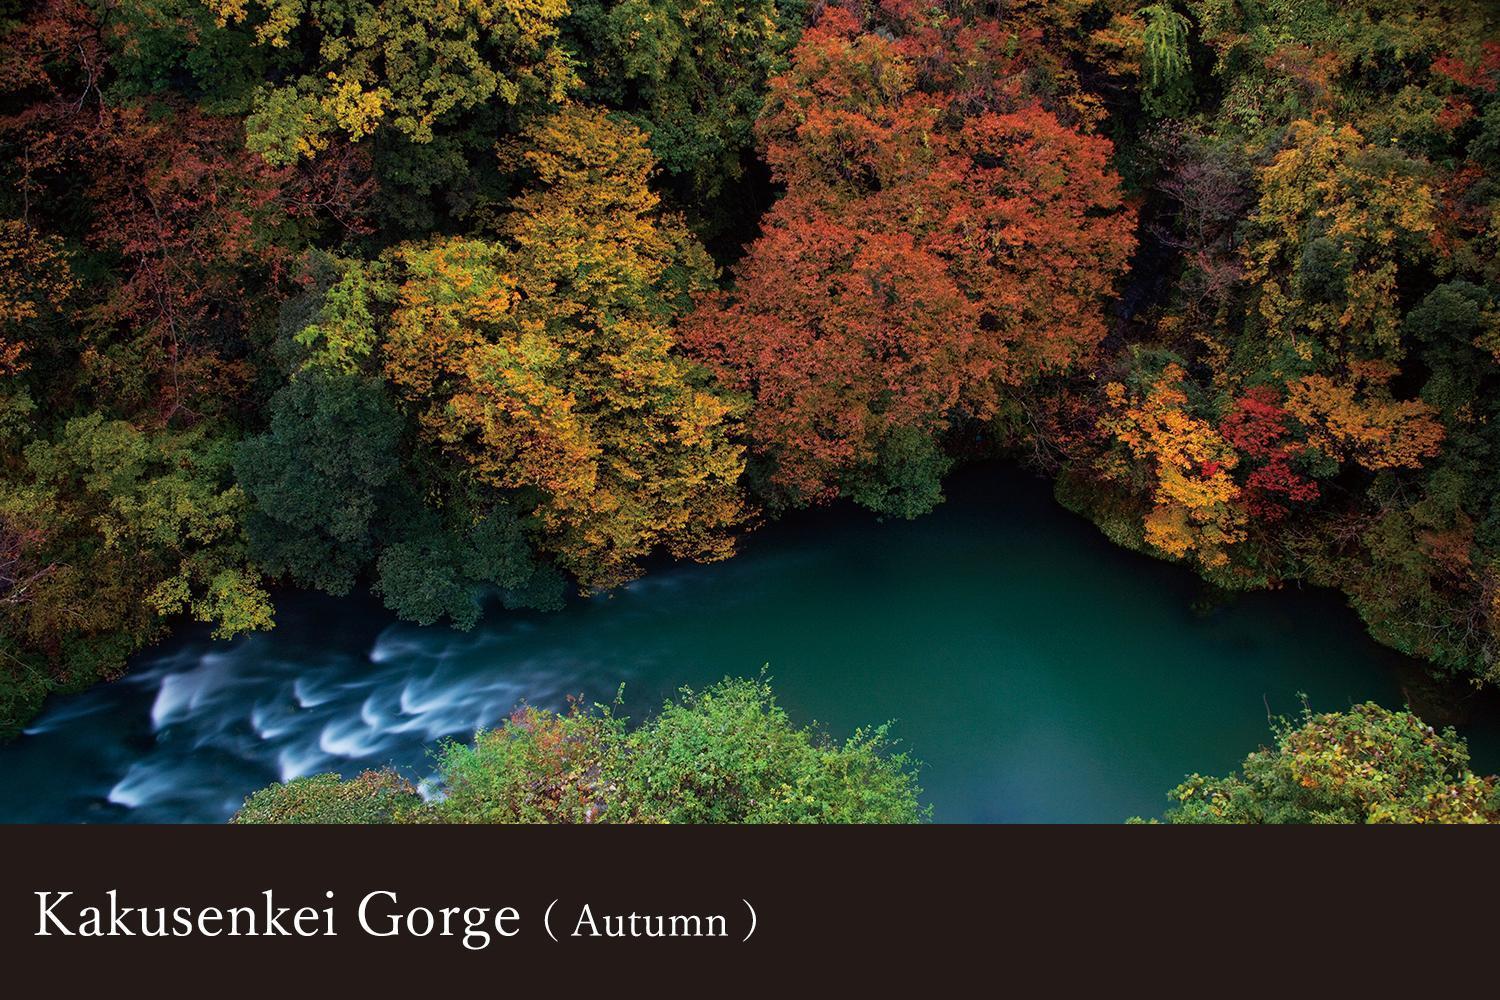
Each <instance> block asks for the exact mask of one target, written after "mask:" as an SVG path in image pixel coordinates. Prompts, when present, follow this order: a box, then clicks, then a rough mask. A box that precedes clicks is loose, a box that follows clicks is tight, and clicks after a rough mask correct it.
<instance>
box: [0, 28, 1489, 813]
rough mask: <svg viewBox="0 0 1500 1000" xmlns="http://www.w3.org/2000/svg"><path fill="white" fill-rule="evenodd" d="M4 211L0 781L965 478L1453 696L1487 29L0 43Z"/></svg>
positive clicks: (1483, 672)
mask: <svg viewBox="0 0 1500 1000" xmlns="http://www.w3.org/2000/svg"><path fill="white" fill-rule="evenodd" d="M0 173H3V176H0V664H3V665H0V736H13V735H15V734H16V733H17V732H18V731H19V730H20V728H21V727H22V726H23V725H25V723H26V722H27V720H28V719H30V718H32V717H33V716H34V715H35V714H36V713H37V711H38V710H39V709H40V706H41V704H42V702H43V701H44V699H46V698H47V696H48V695H49V694H52V693H54V692H69V691H77V690H79V689H81V688H84V687H86V686H88V685H91V684H94V683H96V682H98V681H101V680H105V679H111V678H115V677H118V676H119V675H120V674H121V673H122V672H123V671H124V670H125V667H126V664H127V661H128V660H129V659H130V657H131V656H132V655H133V654H135V653H137V652H139V651H140V650H142V649H144V648H146V647H148V646H149V645H151V644H153V643H155V642H157V641H159V640H161V639H162V638H163V637H164V636H165V635H166V634H167V633H168V631H169V630H170V629H172V628H173V627H174V626H178V625H180V624H181V623H183V622H184V621H189V620H192V621H197V622H202V623H206V624H207V626H208V627H210V628H211V629H212V631H213V633H214V635H215V636H216V637H223V638H228V637H233V636H236V635H240V634H244V633H248V632H254V631H257V630H264V629H269V628H272V627H273V626H274V624H275V620H276V608H275V602H274V599H273V594H275V593H276V592H278V590H281V589H282V588H289V587H290V588H304V589H316V590H320V591H325V592H327V593H330V594H335V595H342V594H349V593H351V592H352V591H354V590H355V589H356V588H360V589H366V590H370V591H373V592H374V593H375V594H377V595H378V596H379V598H380V599H381V600H382V601H383V602H384V604H385V605H386V606H387V607H388V608H390V609H391V610H392V611H393V612H394V613H395V614H397V615H399V616H400V617H401V618H403V619H405V620H409V621H413V622H418V623H423V624H428V623H436V622H447V623H449V624H451V625H453V626H455V627H457V628H460V629H463V628H468V627H472V626H473V625H475V624H476V623H477V621H478V620H479V618H480V616H481V615H482V614H483V613H484V610H485V608H486V607H487V605H488V603H489V602H491V601H492V600H494V599H495V595H498V600H499V602H500V603H501V604H503V605H504V606H505V607H507V608H531V609H548V608H555V607H558V606H560V605H561V604H562V602H563V601H564V599H565V598H566V597H567V596H568V595H570V594H576V593H584V594H594V593H602V592H608V591H611V590H612V589H614V588H618V587H620V586H621V585H622V584H625V583H627V582H629V581H631V580H633V579H635V578H636V577H638V576H640V575H641V574H642V573H643V572H645V569H646V567H647V566H648V564H649V563H650V560H652V559H654V558H658V557H661V558H669V559H676V560H697V561H714V560H722V559H726V558H730V557H732V556H733V555H734V552H735V549H736V546H737V544H739V543H740V542H741V540H742V539H744V538H745V537H746V536H747V534H748V533H750V532H752V531H754V530H755V528H756V527H757V526H758V525H761V524H763V523H765V522H767V521H768V520H771V519H774V518H777V517H778V516H780V515H782V514H785V513H787V512H789V511H793V510H796V509H800V508H805V507H810V506H816V505H824V504H831V503H834V502H837V501H841V500H849V501H852V502H853V503H855V504H858V505H860V506H862V507H864V508H868V509H869V510H871V511H874V512H876V513H877V514H879V515H881V516H884V517H889V518H913V517H918V516H920V515H922V514H924V513H926V512H928V511H930V510H932V509H933V508H934V507H935V506H937V505H938V504H940V503H942V502H943V498H944V479H945V477H946V476H947V475H948V473H949V472H950V470H952V469H954V468H955V467H956V466H958V465H961V464H966V463H973V462H976V461H980V460H984V459H991V458H996V457H1002V458H1005V459H1007V460H1010V461H1021V462H1024V463H1026V464H1027V465H1028V466H1029V467H1031V468H1032V469H1034V470H1035V471H1036V473H1037V474H1039V475H1043V476H1045V477H1047V478H1048V479H1049V480H1050V481H1052V482H1053V483H1054V485H1055V491H1056V496H1057V499H1058V501H1059V502H1061V503H1062V504H1063V505H1065V506H1066V507H1067V508H1069V509H1070V510H1073V511H1076V512H1077V513H1078V514H1080V515H1082V516H1084V517H1086V518H1088V519H1090V520H1091V521H1093V522H1094V523H1095V524H1097V525H1098V527H1099V529H1100V530H1101V531H1103V532H1104V533H1105V535H1107V536H1108V537H1109V538H1110V539H1111V540H1113V541H1114V542H1115V543H1117V544H1119V545H1121V546H1125V547H1128V548H1131V549H1135V550H1138V551H1140V552H1144V553H1148V554H1150V555H1152V556H1155V557H1157V558H1160V559H1163V560H1169V561H1173V562H1178V563H1182V564H1184V565H1186V566H1188V567H1190V568H1191V569H1192V570H1193V571H1195V572H1196V573H1198V574H1200V575H1201V576H1202V578H1203V579H1204V580H1205V581H1206V583H1207V584H1208V585H1210V586H1212V587H1213V588H1216V589H1217V590H1221V591H1224V592H1239V591H1250V590H1259V589H1266V588H1278V587H1285V586H1289V585H1308V586H1316V587H1327V588H1333V589H1335V590H1337V591H1340V592H1342V593H1343V594H1344V595H1345V596H1346V598H1347V601H1348V602H1349V604H1350V605H1351V606H1352V607H1353V608H1354V609H1355V610H1356V611H1357V612H1358V614H1359V615H1360V617H1361V618H1362V619H1363V621H1364V622H1365V624H1366V625H1367V627H1368V629H1369V631H1370V633H1371V634H1372V635H1373V636H1374V637H1375V638H1376V639H1378V640H1379V641H1380V642H1382V643H1384V644H1386V645H1388V646H1391V647H1393V648H1395V649H1397V650H1399V651H1401V652H1403V653H1405V654H1408V655H1410V656H1412V657H1416V658H1418V659H1420V660H1423V661H1426V662H1427V663H1428V664H1430V666H1431V669H1432V670H1434V671H1436V672H1438V673H1440V674H1442V675H1445V676H1448V677H1451V678H1456V679H1458V680H1460V681H1461V682H1463V683H1466V684H1471V685H1474V686H1476V687H1483V686H1493V685H1495V684H1496V683H1500V659H1497V655H1500V246H1497V241H1500V14H1497V12H1496V10H1495V9H1494V7H1493V5H1491V4H1487V3H1484V2H1483V0H1449V2H1435V3H1429V2H1417V0H1358V2H1355V0H1295V2H1294V0H1175V2H1157V3H1149V4H1143V3H1140V2H1138V0H1012V2H1008V0H989V2H976V0H840V2H825V0H817V2H807V0H702V2H699V3H692V4H689V3H686V2H683V0H571V2H570V0H30V2H28V0H0ZM1000 569H1001V568H999V567H997V571H1000ZM1205 669H1211V665H1208V666H1207V667H1206V668H1205ZM1351 717H1353V716H1351ZM570 718H572V717H567V716H564V717H561V719H562V720H563V721H559V718H558V717H550V716H548V717H546V718H541V717H538V718H533V719H531V720H530V722H526V725H529V726H531V728H532V730H537V731H538V732H539V731H540V730H538V729H537V727H539V726H541V727H543V728H545V726H561V725H571V726H586V727H592V728H590V729H589V731H590V732H595V733H596V735H597V734H599V733H606V734H607V736H608V740H610V741H616V742H618V741H622V740H627V739H645V738H646V737H645V736H641V735H639V734H637V735H628V734H625V733H624V732H623V731H617V730H616V729H610V728H609V725H610V724H606V723H601V722H599V720H597V719H594V721H592V722H587V723H585V722H584V721H578V720H574V721H567V720H568V719H570ZM590 718H592V717H590ZM523 722H525V719H518V720H517V722H516V725H517V726H518V727H520V726H522V723H523ZM543 724H545V725H543ZM1308 724H1309V725H1312V722H1311V721H1309V722H1308ZM1365 724H1368V725H1372V726H1377V727H1385V728H1386V729H1390V728H1391V727H1395V726H1397V723H1395V722H1391V721H1389V720H1383V717H1382V719H1365ZM601 726H602V727H603V728H602V729H601V728H599V727H601ZM523 728H524V727H523ZM519 731H520V730H518V732H519ZM1382 731H1384V730H1382ZM642 732H650V730H646V731H642ZM1293 735H1294V731H1293V730H1292V729H1289V730H1287V732H1286V733H1283V734H1282V736H1283V738H1284V739H1291V737H1292V736H1293ZM597 738H598V739H600V740H604V739H605V736H604V735H597ZM1392 738H1393V739H1394V738H1397V737H1394V736H1393V737H1392ZM1402 739H1405V737H1402ZM1434 739H1436V737H1434ZM501 743H504V741H503V740H502V741H501ZM1403 745H1406V744H1403ZM497 746H498V745H496V746H490V747H489V748H488V750H486V745H485V744H483V743H478V744H476V748H475V749H472V750H470V751H468V752H470V753H480V752H481V751H483V752H492V753H500V752H501V751H502V749H503V747H502V748H497ZM867 751H868V748H866V749H865V750H860V749H859V747H857V746H856V747H854V748H852V749H849V750H847V751H841V752H847V753H849V754H853V755H854V756H855V757H857V758H858V760H857V761H855V763H859V761H864V763H863V764H860V766H868V767H872V768H874V770H873V771H871V772H869V773H870V774H871V775H873V777H870V778H869V779H868V780H872V781H875V780H878V781H880V782H884V784H882V785H881V787H882V788H884V789H886V791H885V792H883V793H882V795H883V796H885V798H883V799H882V802H884V801H885V800H886V799H888V800H889V803H890V805H889V808H890V809H891V810H892V811H893V812H892V814H893V815H895V814H899V815H901V816H903V817H907V818H910V817H914V816H916V815H917V812H916V810H917V807H916V805H915V799H914V797H912V796H911V795H909V794H908V786H909V784H910V779H909V777H908V776H907V775H906V773H905V772H904V771H903V770H902V765H901V764H900V763H899V762H897V763H895V764H891V763H889V762H888V763H886V764H880V765H878V766H877V765H874V764H870V763H869V761H868V760H866V759H865V758H864V757H862V756H860V755H861V754H865V753H867ZM506 752H509V751H506ZM808 752H809V753H810V752H812V751H808ZM820 752H826V753H831V752H833V751H831V750H828V751H820ZM1445 752H1446V751H1444V750H1443V748H1442V747H1441V746H1437V747H1435V748H1434V749H1432V750H1431V754H1435V755H1438V756H1441V755H1442V754H1443V753H1445ZM1265 753H1267V754H1270V753H1272V752H1271V751H1265ZM876 756H877V757H878V755H876ZM1451 758H1452V755H1449V757H1444V758H1443V760H1445V761H1449V762H1451ZM446 759H447V760H448V761H449V763H451V764H452V766H453V767H455V768H458V767H461V766H462V765H463V763H464V761H463V756H462V753H461V752H460V751H458V750H451V749H450V751H449V756H448V758H446ZM799 759H800V758H799ZM879 759H881V760H884V759H885V758H879ZM808 766H809V767H812V765H811V764H809V765H808ZM849 766H853V764H851V765H849ZM1266 766H1267V767H1269V766H1270V765H1266ZM1443 766H1447V765H1446V764H1444V765H1443ZM1248 767H1249V765H1248V764H1247V768H1248ZM814 770H815V768H814ZM1262 771H1264V768H1262ZM1257 773H1260V772H1257ZM1462 773H1466V772H1462V768H1461V767H1460V768H1459V770H1458V771H1454V772H1453V774H1458V775H1460V776H1459V777H1454V778H1453V779H1452V780H1453V781H1455V782H1458V783H1459V784H1462V783H1463V782H1465V781H1468V780H1469V779H1468V778H1463V777H1462V776H1461V774H1462ZM1254 777H1255V776H1254V775H1253V774H1251V773H1250V772H1249V771H1248V770H1247V773H1246V775H1245V776H1244V777H1243V778H1239V777H1237V778H1233V779H1222V780H1220V779H1194V780H1195V781H1198V782H1200V783H1199V784H1198V785H1195V786H1193V787H1196V788H1199V789H1202V788H1206V787H1208V786H1207V785H1204V784H1202V783H1203V782H1210V781H1211V780H1212V781H1217V782H1219V783H1218V784H1216V785H1213V786H1212V788H1213V796H1216V797H1217V798H1216V799H1215V801H1220V802H1231V801H1240V798H1242V797H1243V796H1240V793H1239V792H1238V791H1236V789H1238V788H1240V787H1241V785H1243V784H1244V783H1245V782H1250V781H1252V779H1254ZM1470 777H1472V776H1470ZM370 780H372V781H376V782H377V784H378V783H379V782H380V781H385V780H386V779H384V778H378V777H377V778H374V779H370ZM393 780H394V779H393ZM1265 780H1267V781H1270V780H1272V779H1271V778H1266V779H1265ZM1475 780H1478V779H1475ZM1235 782H1240V783H1241V785H1235V784H1234V783H1235ZM1190 784H1191V782H1190ZM1186 787H1188V786H1184V788H1186ZM382 788H384V786H382ZM387 792H388V793H389V796H390V797H392V800H393V801H395V800H398V799H399V800H401V801H405V799H406V798H407V797H409V795H410V792H411V790H410V789H409V788H406V787H404V786H400V785H399V782H397V783H395V784H392V785H391V787H390V788H386V789H384V791H382V792H381V794H382V795H384V794H386V793H387ZM1184 794H1185V795H1186V793H1184ZM1195 794H1198V793H1195ZM1205 794H1206V793H1205ZM1237 796H1240V797H1239V798H1237ZM1188 797H1190V796H1188ZM1184 801H1186V798H1184ZM882 808H884V806H882ZM1183 808H1184V810H1188V811H1189V812H1190V811H1191V810H1190V809H1189V808H1188V807H1187V806H1184V807H1183ZM1226 809H1229V806H1224V807H1223V808H1222V809H1220V810H1219V812H1215V813H1212V815H1213V816H1222V815H1225V812H1224V810H1226ZM1179 815H1180V816H1184V817H1185V815H1186V814H1185V813H1182V812H1179ZM1202 815H1208V814H1202Z"/></svg>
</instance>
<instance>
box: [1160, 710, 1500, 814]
mask: <svg viewBox="0 0 1500 1000" xmlns="http://www.w3.org/2000/svg"><path fill="white" fill-rule="evenodd" d="M1274 731H1275V734H1276V746H1275V747H1274V748H1263V749H1261V750H1257V751H1256V752H1255V753H1252V754H1251V755H1250V756H1248V757H1246V758H1245V763H1244V765H1243V766H1242V768H1241V770H1240V771H1239V772H1238V773H1235V774H1232V775H1230V776H1229V777H1227V778H1206V777H1204V776H1202V775H1198V774H1194V775H1192V776H1191V777H1189V778H1188V779H1187V780H1186V781H1184V782H1183V783H1182V784H1180V785H1178V786H1177V787H1176V788H1175V789H1173V790H1172V791H1171V792H1169V793H1168V798H1170V799H1172V800H1173V801H1174V802H1175V803H1177V804H1176V805H1174V806H1173V807H1172V808H1171V809H1169V810H1168V811H1167V814H1166V820H1167V822H1169V823H1495V822H1500V791H1497V788H1496V779H1495V778H1494V777H1488V778H1484V777H1479V776H1478V775H1475V774H1474V773H1473V772H1472V771H1470V770H1469V749H1468V746H1467V745H1466V744H1465V743H1464V741H1463V740H1462V739H1460V738H1459V737H1458V735H1457V734H1456V733H1454V731H1453V730H1452V729H1446V730H1443V731H1442V732H1439V731H1437V730H1435V729H1433V728H1432V727H1431V726H1429V725H1427V723H1425V722H1423V721H1422V720H1421V719H1419V718H1417V717H1416V716H1415V715H1412V714H1411V713H1410V712H1390V711H1387V710H1386V709H1383V708H1381V707H1380V706H1379V705H1375V704H1371V703H1368V702H1367V703H1365V704H1363V705H1356V706H1354V707H1353V708H1351V709H1349V711H1347V712H1328V713H1325V714H1322V715H1314V714H1313V713H1312V712H1311V711H1310V710H1308V709H1306V708H1304V710H1303V714H1302V722H1301V724H1300V725H1293V724H1292V723H1290V722H1287V721H1285V720H1282V721H1281V722H1279V723H1277V724H1276V726H1275V727H1274Z"/></svg>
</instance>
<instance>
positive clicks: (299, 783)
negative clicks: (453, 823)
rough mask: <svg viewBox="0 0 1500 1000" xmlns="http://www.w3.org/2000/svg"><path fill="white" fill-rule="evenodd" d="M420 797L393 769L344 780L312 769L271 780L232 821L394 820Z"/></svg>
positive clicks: (420, 801)
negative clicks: (284, 780)
mask: <svg viewBox="0 0 1500 1000" xmlns="http://www.w3.org/2000/svg"><path fill="white" fill-rule="evenodd" d="M421 804H422V797H421V796H420V795H418V794H417V790H416V788H414V787H413V786H412V784H411V782H409V781H407V780H406V779H405V778H403V777H401V776H400V775H399V774H396V773H395V772H394V771H365V772H364V773H363V774H361V775H360V776H359V777H357V778H354V779H352V780H350V781H343V780H341V779H340V778H339V776H338V775H337V774H331V773H330V774H314V775H311V776H309V777H306V778H298V779H296V780H295V781H289V782H287V783H286V784H276V785H270V786H269V787H266V788H262V789H261V790H260V791H258V792H255V793H254V794H252V795H251V796H250V797H249V798H248V799H246V800H245V804H244V806H242V807H241V808H240V811H239V812H237V813H235V814H234V816H233V817H231V818H230V820H229V821H230V822H231V823H245V824H252V825H261V824H268V823H396V822H400V818H401V816H402V815H404V814H405V813H408V812H410V811H412V810H415V809H417V808H418V807H420V806H421Z"/></svg>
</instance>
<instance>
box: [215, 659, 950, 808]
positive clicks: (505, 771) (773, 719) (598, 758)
mask: <svg viewBox="0 0 1500 1000" xmlns="http://www.w3.org/2000/svg"><path fill="white" fill-rule="evenodd" d="M437 758H438V771H439V775H440V787H441V788H442V791H443V795H442V796H441V797H440V798H438V799H437V800H435V801H433V802H431V803H428V804H419V800H418V798H417V797H416V795H415V793H414V791H413V790H412V788H411V786H410V785H409V784H407V783H406V782H405V781H404V780H403V779H401V778H400V777H399V776H397V775H396V774H395V773H394V772H390V771H385V772H366V773H365V774H363V775H361V776H360V777H359V778H358V779H356V780H354V781H351V782H340V781H339V780H338V779H337V776H335V775H319V776H317V777H315V778H302V779H299V780H298V781H294V782H291V783H290V784H287V785H273V786H271V787H270V788H267V789H262V790H261V791H259V792H256V793H255V794H254V795H252V796H251V797H250V798H249V799H248V800H246V803H245V807H244V809H242V810H241V811H240V812H239V813H238V814H237V815H236V817H235V822H240V823H291V822H299V823H308V822H348V823H352V822H379V823H412V822H421V823H915V822H918V821H921V820H924V819H926V818H927V817H928V813H929V810H928V809H925V808H923V807H922V806H920V805H919V804H918V796H919V795H920V793H921V789H919V788H918V787H917V780H916V778H917V776H916V772H917V765H916V763H915V762H914V761H912V760H911V759H910V758H909V757H908V756H907V755H906V754H904V753H895V752H892V750H891V743H890V740H889V739H888V736H887V727H886V726H880V727H877V728H875V729H870V730H860V731H858V732H856V733H855V734H854V736H853V737H852V738H850V739H849V740H847V741H845V742H844V743H842V744H836V743H834V742H833V741H831V740H830V739H828V738H827V737H826V736H825V735H823V734H821V733H819V732H818V731H816V730H814V729H811V728H807V727H799V726H796V725H794V724H793V723H792V721H791V720H790V719H789V718H788V717H787V715H786V713H785V712H784V711H783V710H782V709H781V708H780V707H779V706H778V705H777V704H776V699H775V697H774V696H773V695H772V693H771V689H770V686H769V685H768V684H767V683H766V682H765V681H763V680H762V681H749V680H727V679H726V680H724V681H721V682H720V683H718V684H715V685H713V686H711V687H709V688H707V689H706V690H704V691H702V692H696V693H695V692H693V691H691V690H689V689H686V688H684V689H683V690H682V692H681V695H680V697H679V698H678V699H677V700H676V701H672V702H668V703H667V704H666V705H665V706H664V707H663V708H662V711H661V713H660V714H659V715H658V716H657V717H656V718H655V719H653V720H651V721H650V722H647V723H646V724H644V725H642V726H641V727H639V728H637V729H635V730H631V729H629V727H627V726H626V724H625V722H624V721H623V720H622V719H620V718H619V717H617V716H616V715H614V714H613V713H612V712H611V711H610V710H609V709H599V708H596V709H585V708H583V707H581V706H579V705H577V704H575V705H574V706H573V709H572V710H571V711H569V712H567V713H565V714H559V713H556V712H549V711H544V710H541V709H536V708H531V707H522V708H519V709H517V710H516V711H515V712H514V713H513V714H512V715H511V717H510V719H509V720H507V721H506V723H505V724H504V725H502V726H500V727H499V728H496V729H489V730H480V731H479V732H477V733H475V734H474V739H473V741H472V742H470V743H466V744H461V743H456V742H450V743H446V744H444V745H443V746H441V747H440V748H439V750H438V752H437Z"/></svg>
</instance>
